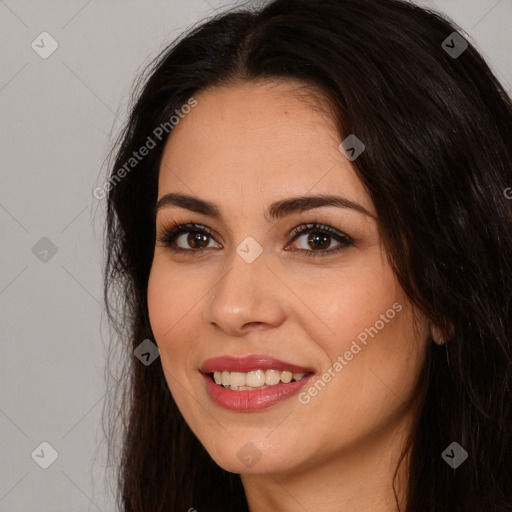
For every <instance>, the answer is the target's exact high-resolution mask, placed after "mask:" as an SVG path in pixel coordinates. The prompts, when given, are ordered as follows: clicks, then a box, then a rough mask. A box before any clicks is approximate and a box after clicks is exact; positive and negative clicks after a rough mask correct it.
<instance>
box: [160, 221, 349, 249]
mask: <svg viewBox="0 0 512 512" xmlns="http://www.w3.org/2000/svg"><path fill="white" fill-rule="evenodd" d="M183 233H201V234H204V235H207V236H209V237H212V238H213V233H212V231H211V229H210V228H208V227H206V226H202V225H201V224H194V223H182V222H180V221H174V222H171V223H170V224H168V225H166V226H165V227H164V228H163V230H162V234H161V235H160V236H159V237H158V238H157V241H158V242H160V243H161V244H163V245H164V246H165V247H167V248H169V249H170V250H171V251H173V252H175V253H189V254H190V253H191V255H192V256H199V255H201V254H202V253H204V252H205V251H206V250H207V249H208V247H205V248H203V249H182V248H181V247H174V246H173V245H172V244H173V243H174V242H175V240H176V239H177V238H178V237H179V236H180V235H182V234H183ZM306 233H322V234H325V235H329V236H331V237H332V238H334V239H335V240H336V241H337V242H340V243H341V245H339V246H338V247H337V248H336V249H327V250H319V251H314V250H306V249H297V251H296V252H302V253H306V255H307V256H308V257H313V258H318V257H325V256H329V255H330V254H333V253H337V252H339V251H341V250H343V249H345V248H347V247H349V246H352V245H354V242H353V240H352V239H351V238H350V237H348V236H347V235H345V234H344V233H342V232H341V231H338V230H336V229H334V228H332V227H331V226H327V225H325V224H320V223H318V222H316V221H315V222H312V223H309V224H301V225H300V226H297V227H296V228H294V229H293V231H292V233H291V237H292V239H291V241H290V242H293V241H294V240H295V239H296V238H298V237H299V236H300V235H304V234H306Z"/></svg>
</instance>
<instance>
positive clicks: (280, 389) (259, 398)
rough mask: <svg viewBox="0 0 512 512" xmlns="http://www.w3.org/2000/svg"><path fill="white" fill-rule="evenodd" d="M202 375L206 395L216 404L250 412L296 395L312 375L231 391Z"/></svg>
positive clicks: (208, 376)
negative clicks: (260, 387)
mask: <svg viewBox="0 0 512 512" xmlns="http://www.w3.org/2000/svg"><path fill="white" fill-rule="evenodd" d="M249 371H250V370H249ZM202 376H203V379H204V381H205V383H206V391H207V392H208V395H209V396H210V398H211V399H212V400H213V401H214V402H215V403H216V404H217V405H219V406H220V407H223V408H224V409H229V410H230V411H238V412H250V411H259V410H262V409H267V408H268V407H271V406H272V405H275V404H277V403H279V402H282V401H283V400H286V399H287V398H290V397H292V396H294V395H296V394H297V393H298V392H299V391H300V389H301V388H302V387H303V386H304V385H305V384H306V382H309V381H310V380H311V378H312V377H313V376H314V375H313V374H311V375H308V376H305V377H303V378H302V379H301V380H299V381H298V382H295V381H292V382H290V383H288V384H285V383H284V382H280V383H279V384H276V385H275V386H269V387H268V388H265V389H255V390H254V391H249V390H243V391H232V390H230V389H226V388H224V387H222V386H220V385H219V384H216V383H215V382H214V381H213V379H212V378H211V376H210V375H208V374H204V373H203V374H202Z"/></svg>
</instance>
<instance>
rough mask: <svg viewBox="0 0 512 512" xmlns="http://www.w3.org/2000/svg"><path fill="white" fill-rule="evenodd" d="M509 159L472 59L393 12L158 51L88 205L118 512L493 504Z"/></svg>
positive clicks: (446, 29)
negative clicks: (105, 345)
mask: <svg viewBox="0 0 512 512" xmlns="http://www.w3.org/2000/svg"><path fill="white" fill-rule="evenodd" d="M511 140H512V105H511V101H510V98H509V97H508V96H507V94H506V93H505V91H504V89H503V87H502V85H501V84H500V83H499V82H498V80H497V79H496V78H495V77H494V76H493V74H492V73H491V71H490V70H489V68H488V66H487V65H486V63H485V62H484V60H483V59H482V57H481V56H480V55H479V54H478V52H477V51H476V50H475V48H474V47H473V46H472V45H471V44H470V43H468V41H467V40H466V39H465V38H464V37H463V35H462V32H461V31H460V30H457V28H456V27H455V26H454V25H453V23H451V22H449V21H447V20H445V19H444V18H442V17H441V16H439V15H438V14H435V13H433V12H428V11H426V10H424V9H421V8H419V7H417V6H414V5H412V4H409V3H405V2H402V1H397V0H318V1H315V0H274V1H273V2H271V3H269V4H268V5H267V6H266V7H264V8H261V9H259V10H256V9H254V10H249V9H245V10H239V11H236V12H231V13H226V14H221V15H218V16H217V17H216V18H215V19H212V20H210V21H208V22H206V23H203V24H202V25H200V26H198V27H196V28H195V29H194V30H192V31H191V32H189V33H188V34H186V35H185V36H183V37H182V38H181V39H180V40H179V41H177V42H176V43H175V44H172V45H171V46H169V47H168V48H167V49H166V50H165V51H164V52H163V53H162V54H161V55H160V56H159V57H158V58H157V59H156V60H155V62H154V63H153V65H152V66H151V67H150V68H148V72H147V75H146V76H145V77H143V79H142V80H141V82H140V87H139V88H138V90H137V91H136V92H135V93H134V105H133V109H132V111H131V114H130V118H129V122H128V123H127V126H126V129H125V131H124V132H123V134H122V135H121V137H120V139H119V141H118V142H119V143H118V145H117V147H116V148H115V152H114V154H113V157H114V161H113V163H112V164H113V165H112V166H111V169H112V170H111V175H110V177H109V180H108V182H107V183H106V185H105V187H104V190H105V191H106V192H107V201H108V213H107V230H106V241H107V256H108V257H107V263H106V268H105V280H106V282H105V298H106V301H107V305H108V306H109V309H108V311H109V318H110V320H111V321H112V323H113V326H114V327H115V328H116V329H117V334H118V335H119V336H118V339H117V340H116V341H115V346H114V349H116V350H117V348H119V347H121V348H122V349H123V350H124V353H125V355H126V356H127V357H128V358H129V359H128V360H127V361H126V363H125V365H124V367H123V368H124V371H123V374H122V375H121V377H120V378H119V385H120V388H119V389H118V393H117V394H113V396H114V397H117V398H118V399H120V400H121V404H120V405H121V408H120V409H119V410H118V411H117V414H116V412H115V411H116V409H115V408H114V406H115V403H117V402H115V403H113V404H112V403H110V404H109V405H108V411H109V417H110V419H111V422H110V424H109V429H110V433H111V436H112V438H111V443H112V449H113V446H114V432H115V433H117V434H120V435H121V440H122V443H123V444H122V447H123V450H122V459H121V461H120V468H119V469H120V473H119V484H120V485H119V491H120V493H119V504H120V507H121V509H122V510H124V511H142V510H144V511H145V512H146V511H164V510H166V511H169V510H172V511H178V510H184V511H185V510H189V511H192V510H197V511H198V512H201V511H222V512H225V511H243V510H250V511H251V512H260V511H268V510H272V511H274V510H276V511H285V512H288V511H304V510H307V511H315V512H324V511H329V512H330V511H340V510H344V511H351V512H355V511H362V510H364V511H368V510H371V511H377V512H387V511H394V510H400V511H408V512H413V511H414V512H423V511H425V512H427V511H428V512H432V511H434V510H435V511H437V512H440V511H450V512H453V511H485V512H492V511H505V510H507V511H510V510H512V489H511V486H510V476H511V462H512V439H511V434H510V433H511V426H512V425H511V423H512V422H511V419H512V415H511V402H510V396H511V395H510V392H511V379H512V347H511V339H512V322H511V318H512V311H511V303H512V301H511V290H512V201H510V199H509V197H507V193H506V191H507V190H509V189H510V188H509V187H510V186H511V185H512V173H511V162H512V150H511V149H510V141H511ZM156 347H158V350H157V348H156ZM113 354H114V352H113ZM134 354H135V356H136V357H134ZM158 356H159V357H158ZM121 425H122V427H121ZM120 428H121V430H120Z"/></svg>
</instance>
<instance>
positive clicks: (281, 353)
mask: <svg viewBox="0 0 512 512" xmlns="http://www.w3.org/2000/svg"><path fill="white" fill-rule="evenodd" d="M194 97H195V98H196V100H197V102H198V104H197V106H196V107H195V108H193V109H192V111H191V112H190V113H189V114H188V115H187V116H185V118H184V119H183V120H181V121H180V122H179V124H178V125H176V127H175V128H174V130H173V132H172V134H171V136H170V137H169V139H168V141H167V144H166V147H165V151H164V154H163V159H162V164H161V168H160V175H159V187H158V188H159V189H158V198H161V197H162V196H163V195H164V194H167V193H169V192H181V193H184V194H189V195H193V196H196V197H199V198H201V199H205V200H208V201H211V202H214V203H216V204H217V205H218V207H219V208H220V210H221V213H222V219H215V218H213V217H209V216H206V215H203V214H200V213H194V212H191V211H188V210H185V209H183V208H180V207H177V206H168V207H165V208H162V209H160V210H159V211H158V214H157V219H156V230H157V236H158V235H160V234H162V233H163V231H164V229H165V227H166V224H168V223H170V222H171V221H173V220H178V221H180V222H182V223H188V222H193V223H197V224H201V225H203V226H207V227H209V228H211V229H212V231H213V237H212V238H209V239H207V242H206V243H205V244H204V245H208V248H207V250H206V251H205V253H203V254H202V255H196V256H192V255H191V254H190V253H185V254H180V253H173V252H172V251H171V249H170V248H169V247H166V246H164V245H163V244H162V243H161V242H157V243H156V246H155V253H154V261H153V265H152V268H151V273H150V278H149V289H148V306H149V313H150V321H151V326H152V329H153V333H154V336H155V341H156V343H157V345H158V347H159V349H160V354H161V361H162V365H163V368H164V372H165V376H166V379H167V383H168V385H169V388H170V391H171V393H172V395H173V397H174V399H175V401H176V403H177V405H178V407H179V409H180V411H181V412H182V414H183V416H184V418H185V420H186V421H187V423H188V424H189V426H190V427H191V429H192V431H193V432H194V433H195V435H196V436H197V437H198V439H199V440H200V441H201V443H202V444H203V445H204V447H205V448H206V450H207V451H208V452H209V454H210V455H211V457H212V458H213V459H214V460H215V461H216V463H217V464H219V465H220V466H221V467H222V468H224V469H225V470H227V471H230V472H235V473H240V474H241V478H242V482H243V485H244V488H245V491H246V496H247V499H248V503H249V506H250V510H251V512H260V511H268V510H280V511H283V512H291V511H304V510H307V511H312V510H315V511H316V512H327V511H339V510H344V511H353V512H356V511H367V510H373V511H377V512H379V511H382V512H385V511H392V510H393V511H394V510H396V504H395V499H394V495H393V491H392V487H391V485H392V478H393V473H394V470H395V468H396V465H397V463H398V458H399V455H400V453H401V450H402V448H403V446H404V441H405V438H406V436H407V435H408V434H409V433H410V431H411V428H412V425H413V422H414V421H415V418H416V417H417V414H418V411H419V407H420V404H418V396H419V395H420V393H419V389H420V388H419V386H420V372H421V369H422V368H423V366H424V363H425V357H426V354H427V348H428V345H427V325H426V322H425V321H424V319H423V318H422V317H421V316H420V315H419V314H418V313H417V312H416V311H415V310H414V309H413V307H412V305H411V304H410V302H409V301H408V299H407V297H406V296H405V295H404V293H403V291H402V289H401V288H400V286H399V284H398V282H397V280H396V277H395V275H394V273H393V272H392V270H391V267H390V265H389V262H388V259H387V257H386V254H385V251H384V249H383V245H382V242H381V239H380V237H379V231H378V224H377V219H376V218H375V216H376V214H375V209H374V206H373V204H372V202H371V199H370V197H369V195H368V194H367V192H366V191H365V189H364V187H363V185H362V183H361V181H360V180H359V178H358V177H357V175H356V173H355V171H354V169H353V167H352V162H350V161H349V160H348V159H347V158H346V157H345V155H344V154H342V152H341V151H340V150H339V148H338V146H339V144H340V142H341V139H340V136H339V135H338V134H337V132H336V130H335V128H334V124H333V122H332V120H331V118H330V117H329V115H328V114H327V113H326V111H324V110H323V109H322V108H320V107H321V106H322V102H321V99H320V98H321V96H320V95H319V94H317V95H316V96H315V97H312V96H311V95H310V91H308V90H307V89H306V88H304V87H303V86H300V84H296V83H293V82H272V83H270V82H258V83H254V82H252V83H238V84H236V85H232V86H230V87H223V88H216V89H211V90H207V91H203V92H201V93H199V94H196V95H194ZM313 194H314V195H317V194H335V195H338V196H343V197H345V198H347V199H350V200H351V201H353V202H355V203H358V204H359V205H361V206H363V207H364V208H365V209H366V210H368V212H369V213H370V214H371V215H364V214H362V213H360V212H357V211H355V210H353V209H348V208H339V207H336V206H324V207H321V208H315V209H311V210H306V211H303V212H301V213H297V212H295V213H292V214H290V215H288V216H286V217H284V218H281V219H277V220H269V219H267V218H266V217H265V216H264V211H265V210H266V209H267V207H268V206H269V205H270V203H272V202H274V201H277V200H280V199H285V198H289V197H292V196H306V195H313ZM372 216H373V217H372ZM311 222H319V223H321V224H325V225H329V226H332V227H333V228H334V229H336V230H338V231H341V232H342V233H345V234H346V235H348V236H349V237H351V238H352V239H353V240H354V245H353V246H348V247H344V248H343V249H342V250H341V251H337V252H330V253H329V252H328V251H330V250H334V249H335V248H337V247H339V246H340V243H339V242H337V241H336V240H335V239H334V238H328V239H327V240H328V241H327V244H326V246H325V247H327V248H328V249H322V250H323V252H324V257H321V256H319V257H316V258H313V257H308V256H307V254H305V253H301V252H297V251H291V250H285V248H286V247H290V246H291V247H294V248H296V249H297V248H298V249H303V250H304V251H310V252H311V251H315V252H319V251H320V249H317V248H316V247H315V245H314V243H308V236H309V235H308V234H307V233H306V234H301V235H299V237H298V238H296V239H295V240H294V241H293V242H292V237H291V236H290V235H291V232H292V230H293V228H295V227H297V226H299V225H301V224H303V223H311ZM316 232H317V233H318V231H316ZM320 235H321V233H320ZM248 236H251V237H253V238H254V239H255V240H256V241H257V242H258V243H259V245H260V246H261V247H262V249H263V252H262V254H261V255H260V256H259V257H258V258H257V259H256V260H255V261H254V262H252V263H247V262H246V261H245V260H244V259H243V258H241V257H240V256H239V255H238V254H237V252H236V248H237V246H238V245H239V244H240V243H241V242H242V241H243V240H244V239H245V238H246V237H248ZM329 240H330V245H329ZM175 244H176V245H178V246H179V247H181V248H184V249H189V250H190V251H194V250H196V251H197V249H195V248H194V247H197V246H193V245H192V246H191V245H190V243H187V234H185V235H182V236H181V237H179V238H178V240H177V241H175ZM213 294H215V299H214V300H213V301H212V296H213ZM394 303H398V304H400V305H401V306H402V309H401V311H400V312H398V313H397V314H396V316H394V318H393V319H392V320H389V321H388V322H386V323H385V325H384V327H383V328H382V329H380V330H379V331H378V334H377V335H375V336H374V337H373V338H371V337H369V338H368V342H367V345H366V346H364V345H362V349H361V350H360V351H359V352H358V353H357V354H356V355H355V356H354V357H353V359H352V360H350V361H348V362H347V363H348V364H347V365H346V366H344V367H343V369H342V370H341V371H339V372H333V371H332V366H333V363H334V362H335V361H336V360H337V358H338V356H342V357H343V355H344V354H345V352H346V351H347V350H349V348H350V346H351V344H352V342H353V341H354V340H356V339H357V336H358V335H359V334H360V333H361V332H363V331H364V330H365V328H369V327H370V326H374V325H375V323H376V321H377V320H379V318H380V315H382V314H385V312H386V311H387V310H389V309H390V308H391V307H392V305H393V304H394ZM360 345H361V344H360ZM251 354H267V355H270V356H273V357H276V358H278V359H282V360H285V361H289V362H291V363H294V364H298V365H302V366H306V367H312V368H313V369H314V370H315V372H316V374H317V375H316V377H315V379H317V378H320V377H321V376H322V374H323V373H324V372H326V371H328V369H329V368H331V372H332V373H334V374H335V377H333V378H331V381H330V382H329V383H328V384H327V385H326V386H325V387H323V389H321V391H320V392H318V394H317V395H316V396H314V397H312V398H311V400H310V401H309V403H307V404H302V403H300V402H299V400H298V399H297V396H295V397H292V398H290V399H288V400H285V401H284V402H281V403H279V404H277V405H274V406H272V407H270V408H268V409H265V410H262V411H257V412H236V411H229V410H225V409H223V408H221V407H219V406H217V405H216V404H215V403H214V402H213V401H212V400H211V399H210V397H209V396H208V394H207V393H206V388H205V385H204V382H203V378H202V376H201V374H200V373H199V368H200V367H201V365H202V363H203V362H204V361H205V360H206V359H209V358H211V357H216V356H221V355H232V356H246V355H251ZM246 443H252V446H254V447H255V449H256V450H257V451H259V453H260V454H261V457H260V459H259V460H258V462H257V463H255V464H254V465H253V466H252V467H250V468H249V467H247V466H246V465H245V464H244V463H243V462H242V461H241V460H240V459H239V458H238V456H237V453H238V451H239V450H240V449H241V448H242V447H243V446H244V445H245V444H246ZM256 450H255V451H256ZM406 460H407V459H406ZM405 467H406V464H403V465H402V466H400V468H401V469H400V471H399V473H398V479H397V484H398V485H397V487H398V495H399V499H400V500H401V501H402V503H403V500H402V498H403V492H402V491H403V487H404V486H405V483H406V481H407V471H406V469H402V468H405ZM402 503H401V504H402Z"/></svg>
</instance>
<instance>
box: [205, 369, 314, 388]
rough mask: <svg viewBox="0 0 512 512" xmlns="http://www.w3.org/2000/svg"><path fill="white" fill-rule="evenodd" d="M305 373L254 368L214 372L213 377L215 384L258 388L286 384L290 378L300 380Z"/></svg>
mask: <svg viewBox="0 0 512 512" xmlns="http://www.w3.org/2000/svg"><path fill="white" fill-rule="evenodd" d="M304 375H306V374H305V373H292V372H290V371H287V370H286V371H284V372H281V371H279V370H267V371H264V370H255V371H252V372H248V373H241V372H214V373H213V379H214V380H215V382H216V383H217V384H220V385H222V386H230V389H235V390H239V389H245V388H246V387H249V388H259V387H263V388H265V387H267V386H275V385H276V384H279V382H284V383H285V384H288V382H291V380H292V379H294V380H300V379H302V377H304Z"/></svg>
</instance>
